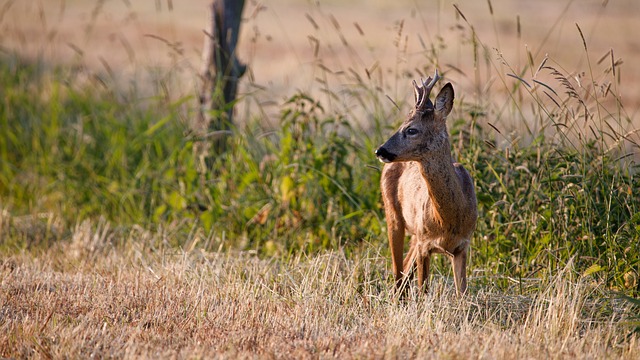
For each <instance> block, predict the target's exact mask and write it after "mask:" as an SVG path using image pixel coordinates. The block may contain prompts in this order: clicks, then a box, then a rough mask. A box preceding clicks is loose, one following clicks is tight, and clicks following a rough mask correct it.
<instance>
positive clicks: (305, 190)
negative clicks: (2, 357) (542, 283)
mask: <svg viewBox="0 0 640 360" xmlns="http://www.w3.org/2000/svg"><path fill="white" fill-rule="evenodd" d="M463 11H464V9H458V16H459V23H460V26H459V27H458V28H456V30H455V31H457V32H459V36H460V43H459V44H458V46H466V47H468V51H469V52H470V53H472V54H473V55H474V57H473V61H474V64H473V65H474V69H476V72H475V74H473V76H471V78H474V79H475V80H474V81H475V83H474V88H475V89H477V91H476V97H471V100H469V99H470V97H465V96H464V95H462V96H459V98H461V99H462V100H461V101H458V103H457V104H456V110H455V111H454V113H453V114H452V115H451V116H450V119H449V126H450V130H451V133H452V143H453V144H454V152H455V154H456V157H457V158H458V160H459V161H460V162H462V163H463V164H464V165H465V166H466V167H467V168H468V169H469V170H470V172H471V174H472V176H473V177H474V180H475V182H476V192H477V194H478V203H479V211H480V217H479V221H478V225H477V230H476V232H475V235H474V239H473V242H472V249H473V255H472V257H471V265H470V268H471V269H474V270H473V271H474V274H473V277H472V279H471V281H472V284H473V283H474V282H475V284H477V285H486V284H495V285H497V286H499V287H504V288H508V287H509V286H510V284H511V283H513V282H516V283H518V284H523V285H522V286H521V287H520V291H522V292H525V287H526V286H525V285H524V284H525V283H526V282H527V281H530V280H531V279H537V278H540V279H549V278H552V277H553V276H554V274H556V273H558V272H559V271H562V269H565V268H566V267H567V265H568V264H569V263H571V264H573V267H572V269H574V270H575V271H577V272H578V273H580V274H581V275H585V276H589V277H591V278H593V279H594V281H595V282H596V283H598V284H600V285H601V286H603V287H604V288H606V289H614V290H617V291H622V292H625V293H627V294H630V295H637V294H638V292H640V288H639V286H640V285H639V282H638V267H639V264H640V216H638V215H637V214H638V210H639V209H638V206H639V203H638V192H637V189H638V188H640V180H639V179H638V175H637V163H636V161H637V154H638V143H639V141H638V132H637V131H635V130H634V129H629V126H630V124H631V122H630V117H629V116H628V115H627V114H625V112H624V107H623V106H622V104H621V101H620V98H619V96H618V95H617V94H618V93H619V92H618V91H615V90H616V89H619V88H621V87H623V86H624V83H623V80H624V79H623V78H621V77H620V76H617V74H619V72H616V69H617V68H618V67H619V66H620V64H619V62H618V61H616V60H615V58H614V55H613V52H611V53H610V54H608V57H603V58H601V59H600V60H601V61H595V62H594V61H589V62H588V63H587V65H586V68H583V69H572V70H571V71H567V70H565V69H564V68H563V66H562V64H559V63H557V62H555V61H554V60H553V59H551V58H543V59H540V60H538V61H537V62H536V59H535V56H534V55H533V54H531V53H528V54H527V57H528V60H527V62H526V64H524V65H520V64H519V65H518V66H511V65H510V64H509V60H508V59H505V58H504V57H503V56H501V54H500V52H499V51H498V52H495V51H493V50H491V49H490V46H489V45H486V43H485V40H484V39H482V38H480V37H479V36H478V34H477V33H476V32H475V30H474V28H473V26H472V25H471V24H470V23H469V22H468V20H467V18H466V16H465V15H464V12H463ZM313 16H325V17H326V18H325V19H324V20H326V21H315V22H316V23H317V24H324V23H327V24H333V25H331V26H332V28H330V29H328V30H327V29H323V30H326V31H333V32H335V34H337V35H338V36H339V37H340V38H342V39H345V35H344V34H343V33H342V30H341V27H340V26H337V25H335V24H336V22H335V21H334V20H335V19H331V15H330V14H324V13H321V12H320V13H319V14H318V15H313ZM318 26H321V25H318ZM395 30H396V31H397V38H396V41H395V42H394V43H393V44H391V45H390V46H392V47H394V51H396V52H397V54H398V56H397V60H396V63H395V64H393V68H392V70H391V71H390V72H387V71H383V69H382V68H381V66H371V67H367V68H364V69H363V68H362V66H361V63H362V60H361V58H360V57H359V56H357V54H354V50H353V48H351V45H350V43H349V42H348V41H346V40H345V41H343V42H342V44H343V46H345V47H346V48H347V50H348V53H349V54H350V57H349V59H348V60H349V61H351V63H346V64H345V65H343V66H344V68H343V69H335V68H334V69H329V68H328V67H327V66H325V65H324V64H323V63H322V62H321V61H320V60H321V59H318V63H317V66H316V67H315V68H314V69H315V70H314V71H316V72H317V74H318V76H317V78H318V83H319V84H320V85H319V89H318V93H304V92H298V93H292V94H291V95H290V96H289V98H288V100H287V101H284V102H283V103H282V104H281V105H280V111H279V115H278V118H277V121H276V123H277V125H276V126H274V125H273V124H272V123H268V122H265V121H262V120H261V119H260V118H259V117H258V116H255V117H254V116H252V115H251V114H249V115H247V116H246V118H244V119H242V121H241V122H239V124H238V126H237V128H236V130H235V133H234V135H233V136H231V137H230V139H229V150H228V151H227V152H225V153H223V154H216V156H215V158H214V160H213V162H212V163H213V164H212V168H211V169H210V171H207V172H201V171H199V170H198V169H199V164H198V159H196V158H195V157H194V155H193V151H192V147H193V145H194V143H195V142H196V141H199V140H200V139H197V138H195V137H194V136H193V135H191V132H190V131H189V127H188V126H187V121H185V120H184V119H188V118H190V116H191V110H192V109H190V104H191V102H190V100H191V99H189V98H184V99H180V100H177V101H171V100H168V99H170V98H171V97H170V96H165V95H166V94H164V93H163V92H162V91H166V88H165V89H163V90H162V91H159V92H158V96H157V97H154V98H151V99H141V98H139V97H138V94H136V93H135V92H133V93H127V94H122V93H118V95H115V94H116V93H117V92H114V91H113V90H114V89H109V87H108V86H106V87H105V85H104V83H100V84H98V83H95V82H91V81H89V82H85V83H77V82H74V81H72V80H73V79H74V70H73V69H66V68H64V67H60V68H56V69H54V70H53V71H50V70H46V71H45V70H44V69H45V67H43V66H42V64H40V63H38V62H36V63H29V62H27V61H25V60H23V59H20V58H19V57H17V56H13V55H6V54H5V55H2V58H1V61H0V83H1V84H2V85H3V86H2V87H0V98H1V99H3V100H2V101H3V103H2V107H0V133H2V134H4V135H3V136H2V137H0V201H1V207H2V211H3V224H4V226H6V227H8V230H6V231H3V232H2V233H0V236H2V243H1V245H0V248H1V249H2V252H3V253H15V252H17V251H20V250H21V249H24V248H32V247H36V248H37V247H38V246H45V247H48V246H52V245H53V244H55V243H57V242H59V241H69V239H70V236H71V233H72V231H71V229H73V227H74V226H75V225H76V224H79V223H82V221H84V220H86V219H90V220H94V221H96V219H100V218H104V219H106V221H108V222H110V223H113V224H114V227H117V228H118V229H121V230H123V231H126V230H128V229H131V228H133V227H136V226H142V227H143V228H146V229H149V230H152V231H158V232H164V233H165V234H166V236H165V237H164V242H165V243H164V244H163V245H162V246H178V247H182V248H184V249H194V248H201V249H204V250H207V251H211V250H218V249H242V250H251V251H255V252H257V253H258V254H260V255H263V256H275V257H283V258H291V257H295V256H299V254H316V253H321V252H324V251H329V250H336V249H342V250H343V251H344V252H345V253H346V254H348V255H349V256H358V254H360V253H361V251H365V249H367V248H369V247H373V248H376V249H383V250H381V251H383V252H386V246H385V243H386V240H385V237H386V234H385V226H384V214H383V212H382V209H381V205H380V201H379V199H380V196H379V189H378V180H379V166H378V165H377V163H376V161H375V159H374V157H373V155H372V154H373V150H374V149H375V147H376V146H377V145H378V144H380V143H381V142H382V141H383V140H384V138H385V137H386V136H388V135H389V134H390V133H391V131H392V130H391V129H392V128H393V127H394V126H395V125H396V124H397V123H398V121H399V120H400V118H401V117H402V115H399V114H400V113H403V112H406V111H407V110H408V109H409V108H410V106H411V105H412V104H410V99H409V98H406V99H405V97H404V96H402V95H401V94H403V93H404V92H403V91H402V90H399V89H400V87H403V86H405V84H409V81H408V79H411V78H415V77H420V76H424V74H427V73H430V72H431V71H432V69H433V67H434V66H436V65H439V56H440V54H441V53H442V52H444V51H447V50H448V48H447V46H448V45H447V44H446V43H436V45H434V46H431V47H427V46H425V48H424V49H423V50H421V51H418V52H417V55H416V53H410V52H409V50H408V46H407V43H406V41H407V40H406V39H407V36H408V35H407V34H405V33H403V26H402V24H401V23H399V24H398V25H397V26H396V29H395ZM577 30H579V28H578V29H577ZM580 34H581V31H576V39H577V43H576V47H577V49H580V51H584V53H585V55H586V56H587V58H589V59H590V58H591V57H592V56H593V55H592V54H590V53H589V49H588V44H587V43H586V41H584V38H583V37H582V38H581V37H580V36H581V35H580ZM365 36H366V34H365ZM496 36H497V35H496ZM321 40H322V39H318V38H316V42H317V46H322V43H321ZM460 44H461V45H460ZM416 57H418V61H416V63H418V64H419V65H417V66H414V65H412V64H413V62H411V63H409V62H408V61H406V59H407V58H414V59H415V58H416ZM439 66H440V67H441V70H442V72H443V73H444V76H445V78H447V80H452V79H454V78H455V77H456V76H457V74H459V73H460V72H461V70H460V69H455V68H453V67H447V66H444V65H439ZM482 67H485V69H486V71H485V72H480V71H479V70H477V69H480V68H482ZM463 75H465V76H466V74H463ZM468 78H469V77H468ZM335 84H337V85H335ZM486 84H493V86H486ZM161 89H162V88H161ZM612 89H613V90H612ZM459 93H462V90H460V91H459ZM388 94H397V95H393V96H388ZM253 96H256V97H257V96H258V95H247V97H246V99H245V101H246V102H251V101H253V98H252V97H253ZM320 99H322V100H320ZM389 99H391V100H392V101H389ZM355 109H357V110H355ZM258 113H260V114H262V113H264V112H263V111H262V109H260V111H259V112H258ZM358 118H362V119H364V121H361V122H359V121H355V120H354V119H358ZM508 119H511V120H515V121H516V122H519V123H518V124H514V122H513V121H512V122H508V121H507V120H508ZM520 124H521V125H520ZM194 234H195V235H194ZM443 265H445V264H444V260H442V259H440V260H438V261H436V266H437V271H438V272H440V273H443V274H446V271H447V270H446V269H447V267H445V266H443Z"/></svg>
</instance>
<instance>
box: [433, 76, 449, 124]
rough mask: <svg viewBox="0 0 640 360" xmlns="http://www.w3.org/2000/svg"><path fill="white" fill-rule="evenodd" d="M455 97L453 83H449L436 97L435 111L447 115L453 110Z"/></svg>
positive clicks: (443, 115)
mask: <svg viewBox="0 0 640 360" xmlns="http://www.w3.org/2000/svg"><path fill="white" fill-rule="evenodd" d="M453 97H454V95H453V86H451V83H447V84H446V85H445V86H443V87H442V90H440V93H439V94H438V96H437V97H436V104H435V111H436V112H438V113H440V115H441V116H442V117H446V116H447V115H449V113H450V112H451V109H452V108H453Z"/></svg>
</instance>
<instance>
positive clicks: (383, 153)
mask: <svg viewBox="0 0 640 360" xmlns="http://www.w3.org/2000/svg"><path fill="white" fill-rule="evenodd" d="M439 79H440V76H439V75H438V71H437V70H436V72H435V74H434V75H433V78H432V77H429V78H428V79H427V80H426V81H423V82H422V85H421V86H419V85H418V84H416V82H415V80H414V81H413V87H414V92H415V100H416V106H415V108H414V109H413V110H412V111H411V113H410V114H409V117H408V119H407V120H405V121H404V123H402V125H401V126H400V129H398V131H397V132H396V133H395V134H393V135H392V136H391V138H389V140H387V142H385V143H384V144H383V145H382V146H380V147H379V148H378V149H377V150H376V151H375V153H376V156H377V157H378V159H379V160H380V161H382V162H385V163H390V162H397V161H420V160H423V159H425V158H428V157H429V154H430V153H433V152H435V151H438V150H442V149H443V148H444V147H448V146H449V142H448V138H449V136H448V135H447V127H446V122H445V120H446V118H447V115H449V113H450V112H451V109H452V107H453V98H454V94H453V86H451V83H447V84H446V85H445V86H444V87H443V88H442V90H440V93H439V94H438V96H436V99H435V105H434V104H433V103H432V102H431V100H430V99H429V94H430V93H431V89H433V86H434V85H435V84H436V82H437V81H438V80H439Z"/></svg>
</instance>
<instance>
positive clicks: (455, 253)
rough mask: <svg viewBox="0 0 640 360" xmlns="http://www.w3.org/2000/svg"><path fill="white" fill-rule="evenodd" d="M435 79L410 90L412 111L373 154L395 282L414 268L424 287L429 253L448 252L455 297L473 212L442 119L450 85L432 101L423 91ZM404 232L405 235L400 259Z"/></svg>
mask: <svg viewBox="0 0 640 360" xmlns="http://www.w3.org/2000/svg"><path fill="white" fill-rule="evenodd" d="M439 79H440V77H439V76H438V71H437V70H436V72H435V74H434V76H433V78H431V77H429V78H428V79H427V81H425V82H422V84H421V86H418V85H417V84H416V82H415V81H413V86H414V90H415V100H416V106H415V109H413V110H412V111H411V113H410V114H409V118H408V119H407V120H405V122H404V123H403V124H402V125H401V126H400V129H399V130H398V131H397V132H396V133H395V134H393V136H391V138H389V140H387V142H385V143H384V144H383V145H382V146H380V147H379V148H378V149H377V150H376V151H375V154H376V156H377V157H378V159H380V161H382V162H384V163H385V165H384V168H383V170H382V177H381V180H380V186H381V188H382V199H383V201H384V210H385V217H386V219H387V230H388V233H389V234H388V235H389V245H390V247H391V262H392V266H393V274H394V275H395V279H396V285H397V286H398V288H400V287H401V286H402V283H403V276H411V275H412V273H413V270H414V264H415V265H417V268H418V285H419V286H420V287H421V288H423V289H424V290H425V291H426V290H427V287H428V282H429V263H430V257H431V254H433V253H441V254H445V255H447V256H449V258H450V259H451V265H452V267H453V277H454V282H455V285H456V290H457V293H458V295H461V294H464V293H465V291H466V289H467V274H466V262H467V251H468V248H469V243H470V242H471V235H472V233H473V231H474V229H475V226H476V219H477V217H478V210H477V205H476V195H475V191H474V189H473V180H472V179H471V176H470V175H469V173H468V172H467V171H466V170H465V169H464V168H463V167H462V165H460V164H458V163H455V162H453V160H452V157H451V148H450V144H449V135H448V133H447V127H446V118H447V115H449V112H451V108H452V107H453V97H454V94H453V87H452V86H451V83H447V84H446V85H445V86H444V87H443V88H442V90H440V93H439V94H438V96H437V97H436V99H435V105H434V104H433V103H432V102H431V100H429V93H430V92H431V89H432V88H433V86H434V85H435V83H436V82H437V81H438V80H439ZM405 230H406V231H407V232H409V233H410V234H411V235H412V236H411V243H410V248H409V252H408V253H407V256H406V258H405V259H404V261H403V259H402V255H403V251H404V237H405Z"/></svg>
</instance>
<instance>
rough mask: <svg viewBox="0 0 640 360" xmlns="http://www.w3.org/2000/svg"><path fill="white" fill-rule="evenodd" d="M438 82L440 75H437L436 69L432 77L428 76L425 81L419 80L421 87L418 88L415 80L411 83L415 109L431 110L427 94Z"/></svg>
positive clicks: (431, 104)
mask: <svg viewBox="0 0 640 360" xmlns="http://www.w3.org/2000/svg"><path fill="white" fill-rule="evenodd" d="M438 80H440V75H438V69H436V71H435V73H434V74H433V77H431V76H429V77H428V78H427V80H426V81H422V80H421V82H422V87H418V85H417V84H416V82H415V80H414V81H413V86H414V91H415V95H416V109H422V110H425V109H433V103H432V102H431V100H429V94H430V93H431V89H433V86H434V85H435V84H436V82H438Z"/></svg>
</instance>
